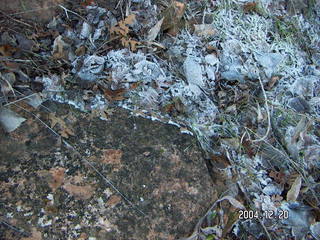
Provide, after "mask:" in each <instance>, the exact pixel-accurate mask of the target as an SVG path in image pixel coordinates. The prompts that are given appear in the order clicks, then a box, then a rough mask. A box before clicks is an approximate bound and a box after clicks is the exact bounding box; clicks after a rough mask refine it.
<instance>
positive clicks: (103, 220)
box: [97, 217, 115, 232]
mask: <svg viewBox="0 0 320 240" xmlns="http://www.w3.org/2000/svg"><path fill="white" fill-rule="evenodd" d="M97 226H99V227H101V228H103V229H104V230H106V231H107V232H111V231H112V230H114V228H115V226H113V225H112V224H111V223H110V221H109V220H108V219H106V218H103V217H99V219H98V224H97Z"/></svg>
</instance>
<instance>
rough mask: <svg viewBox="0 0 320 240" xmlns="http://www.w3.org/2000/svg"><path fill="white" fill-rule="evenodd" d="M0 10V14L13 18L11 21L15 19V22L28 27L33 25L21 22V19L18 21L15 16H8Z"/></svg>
mask: <svg viewBox="0 0 320 240" xmlns="http://www.w3.org/2000/svg"><path fill="white" fill-rule="evenodd" d="M0 12H1V14H3V15H4V16H6V17H8V18H10V19H11V20H13V21H15V22H17V23H20V24H22V25H25V26H27V27H29V28H33V27H32V26H31V25H30V24H28V23H25V22H22V21H20V20H18V19H15V18H13V17H11V16H9V15H8V14H6V13H4V12H3V11H1V10H0Z"/></svg>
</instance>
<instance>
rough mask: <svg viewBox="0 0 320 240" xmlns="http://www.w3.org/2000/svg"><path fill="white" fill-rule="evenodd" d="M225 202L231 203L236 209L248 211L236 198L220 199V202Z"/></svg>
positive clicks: (226, 197)
mask: <svg viewBox="0 0 320 240" xmlns="http://www.w3.org/2000/svg"><path fill="white" fill-rule="evenodd" d="M223 200H228V201H229V202H230V203H231V205H232V206H234V207H235V208H239V209H246V208H245V207H244V206H243V205H242V203H240V202H239V201H238V200H237V199H235V198H233V197H231V196H225V197H223V198H220V199H219V200H218V202H221V201H223Z"/></svg>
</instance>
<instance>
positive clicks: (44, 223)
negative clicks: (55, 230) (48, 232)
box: [38, 216, 52, 227]
mask: <svg viewBox="0 0 320 240" xmlns="http://www.w3.org/2000/svg"><path fill="white" fill-rule="evenodd" d="M46 219H47V216H43V217H40V218H39V219H38V225H39V226H40V227H47V226H50V225H51V224H52V220H51V219H50V220H47V221H46Z"/></svg>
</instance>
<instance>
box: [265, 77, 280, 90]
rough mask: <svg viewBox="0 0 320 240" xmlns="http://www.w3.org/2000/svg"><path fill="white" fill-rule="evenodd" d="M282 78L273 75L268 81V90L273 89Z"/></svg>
mask: <svg viewBox="0 0 320 240" xmlns="http://www.w3.org/2000/svg"><path fill="white" fill-rule="evenodd" d="M279 80H280V77H279V76H272V77H271V79H270V81H269V82H268V87H267V89H268V90H271V89H272V88H273V86H274V85H275V84H276V83H277V82H278V81H279Z"/></svg>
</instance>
